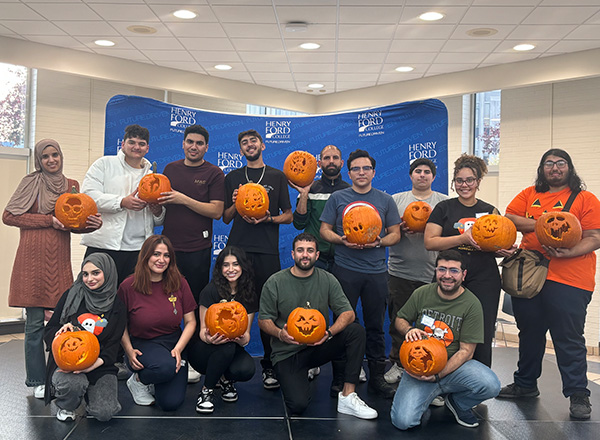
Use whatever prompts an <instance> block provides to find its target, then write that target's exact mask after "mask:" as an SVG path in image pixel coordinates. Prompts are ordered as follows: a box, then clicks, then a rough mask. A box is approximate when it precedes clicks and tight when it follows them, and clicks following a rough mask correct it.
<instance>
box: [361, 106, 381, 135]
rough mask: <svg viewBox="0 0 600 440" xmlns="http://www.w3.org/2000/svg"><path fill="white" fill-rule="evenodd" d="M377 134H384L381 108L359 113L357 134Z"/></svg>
mask: <svg viewBox="0 0 600 440" xmlns="http://www.w3.org/2000/svg"><path fill="white" fill-rule="evenodd" d="M379 134H384V130H383V114H382V112H381V110H376V111H370V112H364V113H359V114H358V136H359V137H364V136H376V135H379Z"/></svg>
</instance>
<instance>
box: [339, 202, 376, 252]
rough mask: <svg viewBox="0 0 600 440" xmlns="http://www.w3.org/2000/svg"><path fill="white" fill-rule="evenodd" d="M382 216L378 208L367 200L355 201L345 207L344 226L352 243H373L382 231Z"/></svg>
mask: <svg viewBox="0 0 600 440" xmlns="http://www.w3.org/2000/svg"><path fill="white" fill-rule="evenodd" d="M382 226H383V223H382V222H381V217H380V216H379V212H377V209H376V208H375V207H374V206H373V205H371V204H370V203H367V202H353V203H350V204H349V205H348V206H346V207H345V208H344V212H343V216H342V228H343V230H344V235H345V236H346V239H347V240H348V241H349V242H350V243H356V244H367V243H373V242H374V241H375V240H376V239H377V236H378V235H379V234H380V233H381V227H382Z"/></svg>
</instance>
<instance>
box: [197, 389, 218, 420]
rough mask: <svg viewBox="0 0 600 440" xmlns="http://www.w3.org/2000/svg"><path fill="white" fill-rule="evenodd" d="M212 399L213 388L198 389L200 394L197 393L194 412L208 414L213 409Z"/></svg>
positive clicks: (213, 398)
mask: <svg viewBox="0 0 600 440" xmlns="http://www.w3.org/2000/svg"><path fill="white" fill-rule="evenodd" d="M214 400H215V397H214V396H213V390H209V389H208V388H202V391H200V394H198V401H197V402H196V412H197V413H201V414H210V413H211V412H213V411H214V410H215V404H214Z"/></svg>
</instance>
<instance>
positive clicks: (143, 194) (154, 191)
mask: <svg viewBox="0 0 600 440" xmlns="http://www.w3.org/2000/svg"><path fill="white" fill-rule="evenodd" d="M169 191H171V181H170V180H169V178H168V177H167V176H165V175H164V174H158V173H150V174H146V175H145V176H144V177H142V180H140V183H139V186H138V197H139V198H140V199H142V200H143V201H145V202H148V203H158V199H159V197H161V193H164V192H169Z"/></svg>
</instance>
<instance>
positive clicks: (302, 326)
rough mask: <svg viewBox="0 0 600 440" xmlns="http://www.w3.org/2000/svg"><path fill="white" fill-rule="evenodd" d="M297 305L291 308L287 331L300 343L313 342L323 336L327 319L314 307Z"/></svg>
mask: <svg viewBox="0 0 600 440" xmlns="http://www.w3.org/2000/svg"><path fill="white" fill-rule="evenodd" d="M307 307H308V308H304V307H297V308H295V309H294V310H292V313H290V316H288V320H287V332H288V333H289V335H290V336H291V337H292V338H294V339H295V340H296V342H300V343H301V344H314V343H315V342H318V341H320V340H321V339H322V338H323V336H325V331H326V330H327V321H325V318H324V317H323V314H322V313H321V312H319V311H318V310H316V309H311V308H310V305H309V304H307Z"/></svg>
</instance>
